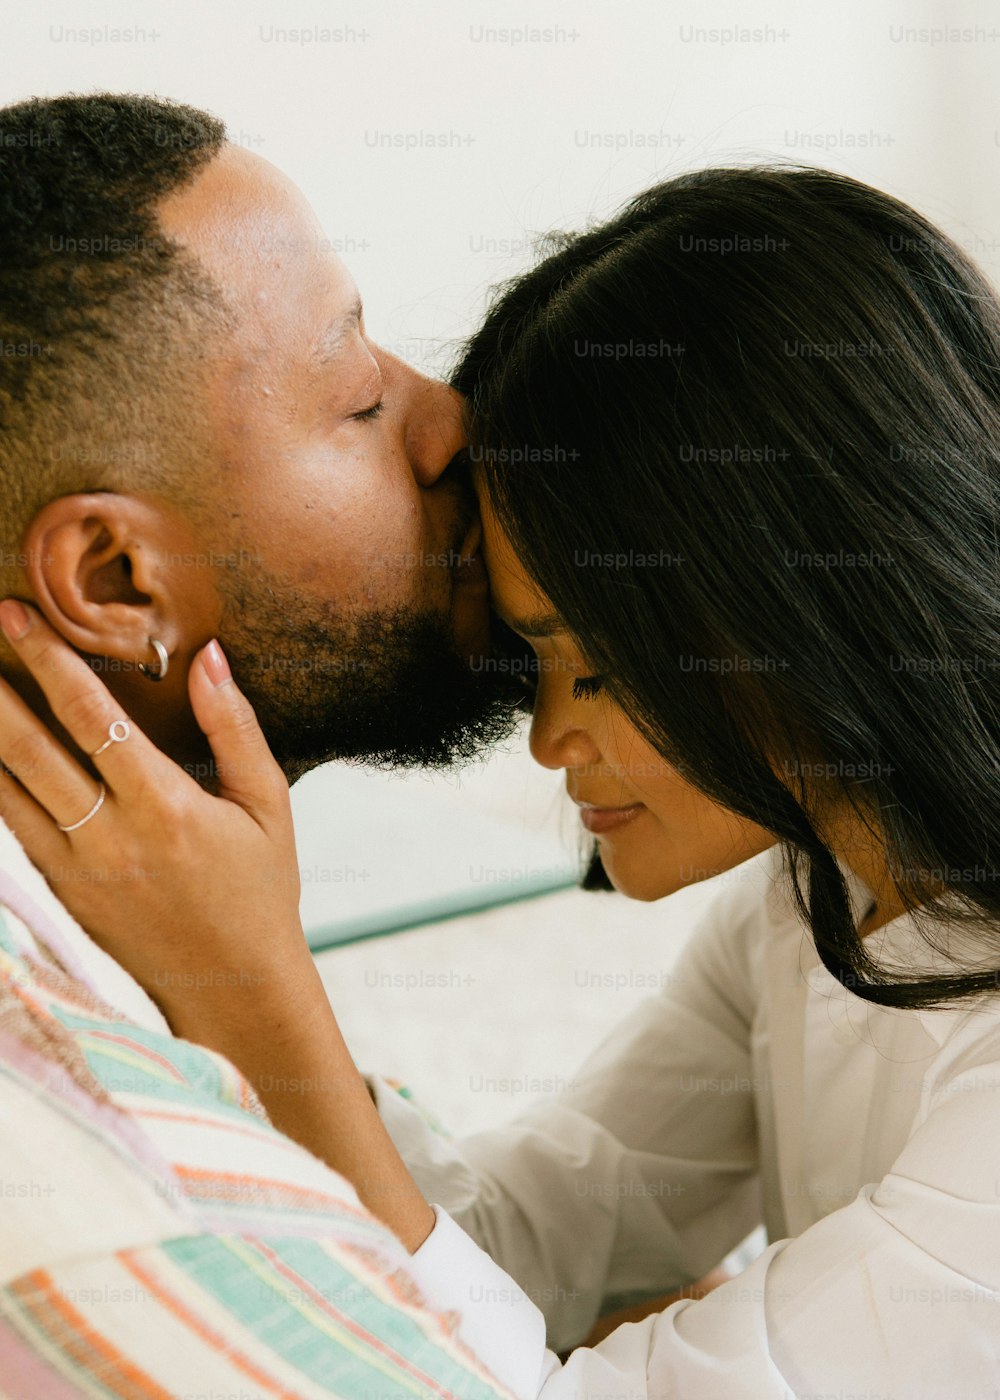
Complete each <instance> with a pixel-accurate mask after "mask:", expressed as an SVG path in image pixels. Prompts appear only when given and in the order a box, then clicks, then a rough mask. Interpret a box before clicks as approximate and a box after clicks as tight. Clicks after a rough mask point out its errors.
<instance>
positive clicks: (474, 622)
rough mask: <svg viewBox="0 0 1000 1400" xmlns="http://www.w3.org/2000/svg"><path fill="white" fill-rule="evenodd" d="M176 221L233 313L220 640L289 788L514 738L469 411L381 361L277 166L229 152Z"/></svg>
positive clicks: (436, 386) (226, 356) (215, 418)
mask: <svg viewBox="0 0 1000 1400" xmlns="http://www.w3.org/2000/svg"><path fill="white" fill-rule="evenodd" d="M159 216H160V224H161V226H162V228H163V231H164V233H165V234H166V235H167V236H168V237H169V238H171V239H172V240H173V241H174V242H176V243H179V244H181V245H182V246H184V247H185V248H186V249H187V250H188V251H189V252H190V253H191V254H193V255H194V256H195V257H196V258H197V259H198V261H199V262H200V263H201V264H202V266H203V267H204V268H205V269H206V270H207V271H208V273H209V274H210V275H211V276H212V278H213V279H214V281H215V282H216V284H217V285H218V286H219V287H220V289H221V291H222V293H223V295H224V297H225V299H226V302H227V303H228V306H229V308H230V309H231V311H232V313H233V324H234V329H233V331H232V333H231V334H230V335H229V336H228V341H227V345H226V349H225V351H224V353H223V355H222V356H221V358H220V359H219V360H218V361H217V362H214V363H211V364H209V365H208V366H207V370H206V375H207V379H206V394H207V396H208V405H207V406H208V413H209V419H210V425H211V430H212V442H213V454H214V455H213V460H212V461H210V462H206V463H205V464H204V468H203V470H201V471H200V472H199V477H198V481H197V482H196V488H195V489H196V490H197V491H198V493H199V496H200V502H199V504H200V505H201V506H202V507H203V510H204V517H205V522H207V523H203V526H202V533H203V534H204V536H205V540H206V544H207V545H208V547H209V548H210V549H211V550H212V551H213V557H214V558H215V559H216V560H217V561H219V562H218V578H219V587H220V592H221V595H222V601H223V611H222V620H221V623H220V625H219V637H220V640H221V641H222V643H223V646H224V647H225V648H226V650H227V652H228V654H229V657H230V660H231V662H232V664H233V669H234V674H235V675H236V678H237V680H238V681H239V683H240V685H241V686H242V687H243V689H244V690H245V691H246V693H247V694H248V696H249V698H250V700H251V701H252V703H253V704H254V706H255V708H256V710H257V713H258V717H259V718H260V720H261V723H262V725H263V727H264V730H265V733H266V734H267V736H268V739H269V741H270V742H271V745H272V748H273V749H274V751H275V754H276V756H277V758H278V760H279V762H281V763H282V765H283V766H284V768H285V771H286V773H287V774H288V776H289V778H291V779H294V778H295V777H297V776H299V774H300V773H302V772H304V771H305V770H306V769H307V768H309V767H311V766H313V765H314V764H316V763H318V762H322V761H324V760H325V759H327V758H333V757H341V758H363V759H367V760H369V761H373V762H379V763H407V762H409V763H415V762H416V763H441V762H446V761H448V760H449V759H450V758H451V757H453V756H466V755H467V754H469V753H471V752H473V751H474V750H475V749H476V748H477V747H478V746H479V745H480V744H481V743H482V742H484V741H486V740H488V739H490V738H493V737H496V736H497V734H499V733H502V732H506V730H507V729H508V728H509V720H508V719H507V717H506V712H505V707H503V706H498V703H497V700H496V697H495V696H494V695H492V694H489V693H487V690H488V684H489V682H488V677H489V675H490V674H491V672H490V671H489V669H488V668H483V667H481V666H480V667H478V668H476V669H475V670H472V669H470V668H469V666H468V665H467V664H466V663H467V661H468V659H469V658H470V657H475V656H482V655H483V653H484V652H485V651H486V650H487V649H488V646H489V615H488V607H487V584H486V575H485V570H484V568H483V565H482V563H481V561H480V560H479V558H478V553H477V550H478V538H479V522H478V515H477V512H476V507H475V500H474V497H473V495H472V492H471V490H470V488H469V486H468V483H467V481H466V480H465V475H464V472H463V471H462V470H461V468H460V467H459V466H458V465H457V464H456V463H455V458H456V456H457V455H458V454H460V453H461V451H462V449H463V447H464V436H463V430H462V419H461V402H460V400H459V398H458V396H457V395H456V394H455V393H454V392H453V391H452V390H451V389H450V388H449V387H448V386H446V385H444V384H441V383H436V382H434V381H432V380H429V379H426V378H424V377H423V376H422V375H419V374H417V373H416V372H415V371H414V370H412V369H411V368H410V367H409V366H407V365H405V364H404V363H403V362H402V361H400V360H398V359H397V358H396V357H395V356H394V355H391V354H389V353H388V352H386V351H384V350H382V349H380V348H379V346H378V345H376V344H375V343H374V342H373V341H372V340H371V339H369V337H368V334H367V331H366V328H365V323H364V316H363V312H362V309H361V303H360V298H359V295H358V289H357V287H356V286H355V284H354V281H353V279H352V278H351V276H350V274H349V272H348V271H347V269H346V267H345V266H344V264H343V263H342V262H341V261H340V259H339V258H338V257H337V256H336V255H335V254H334V253H333V252H332V251H331V250H330V248H329V245H328V243H327V242H326V240H325V239H324V237H323V233H322V230H321V228H320V227H319V225H318V223H317V221H316V218H315V216H314V214H313V213H312V211H311V209H310V208H309V206H308V205H307V204H306V202H305V200H304V199H303V197H302V196H301V194H300V193H299V192H298V191H297V190H296V189H295V187H294V186H292V185H291V184H290V182H289V181H288V180H286V179H285V178H284V177H283V176H282V175H281V174H280V173H279V172H278V171H276V170H275V169H274V168H273V167H272V166H270V165H269V164H268V163H267V162H266V161H263V160H261V159H260V157H258V156H255V155H252V154H251V153H249V152H246V151H243V150H241V149H239V148H235V147H226V148H225V149H224V151H223V152H222V154H221V155H220V156H219V157H218V158H217V159H215V160H213V161H212V162H211V163H210V164H209V165H208V166H207V167H206V168H205V170H204V171H203V172H202V173H201V174H200V175H199V176H198V178H197V179H196V180H195V181H194V182H193V183H192V184H191V185H189V186H188V187H186V188H185V189H183V190H181V191H180V192H178V193H176V194H174V195H172V196H171V197H170V198H168V199H167V200H165V201H163V203H162V204H161V206H160V209H159ZM493 674H495V673H493Z"/></svg>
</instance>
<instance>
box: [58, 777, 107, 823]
mask: <svg viewBox="0 0 1000 1400" xmlns="http://www.w3.org/2000/svg"><path fill="white" fill-rule="evenodd" d="M107 795H108V790H107V788H106V787H105V786H104V784H103V783H102V784H101V790H100V792H99V793H98V794H97V801H96V802H95V803H94V805H93V807H91V809H90V811H89V812H88V813H87V815H86V816H85V817H81V818H80V820H79V821H78V822H73V823H71V825H70V826H59V823H58V822H56V826H59V830H60V831H79V829H80V827H81V826H86V825H87V823H88V822H89V821H90V819H91V817H96V816H97V814H98V812H99V811H100V810H101V808H102V807H103V806H104V799H105V798H106V797H107Z"/></svg>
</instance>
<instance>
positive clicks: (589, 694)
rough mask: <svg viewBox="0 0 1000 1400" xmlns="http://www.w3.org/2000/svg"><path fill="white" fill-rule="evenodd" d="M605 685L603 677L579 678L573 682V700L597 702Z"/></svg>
mask: <svg viewBox="0 0 1000 1400" xmlns="http://www.w3.org/2000/svg"><path fill="white" fill-rule="evenodd" d="M603 685H604V677H603V676H577V678H576V680H575V681H574V682H573V699H574V700H596V699H597V697H598V695H600V693H601V689H602V687H603Z"/></svg>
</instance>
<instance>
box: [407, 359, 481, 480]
mask: <svg viewBox="0 0 1000 1400" xmlns="http://www.w3.org/2000/svg"><path fill="white" fill-rule="evenodd" d="M397 372H399V373H401V376H402V379H403V383H404V384H405V391H404V397H405V408H404V414H405V417H404V421H403V446H404V449H405V451H406V455H407V458H408V460H409V463H410V468H411V470H412V472H413V477H414V480H415V481H416V483H417V485H418V486H423V487H430V486H433V485H434V484H435V483H436V482H437V480H438V478H439V477H440V476H441V475H442V473H443V472H444V471H445V469H446V467H447V466H448V464H449V463H450V462H451V460H452V459H453V458H454V457H455V455H456V453H458V452H461V451H462V449H463V448H464V447H466V446H467V438H466V432H465V420H464V415H463V400H462V396H461V395H460V394H459V393H457V392H456V391H455V390H454V389H452V388H451V386H450V385H448V384H443V383H441V381H440V380H437V379H429V378H428V377H427V376H426V375H424V374H420V373H419V372H418V371H417V370H415V369H412V368H411V367H410V366H409V365H403V364H402V363H401V362H400V365H399V368H398V371H397Z"/></svg>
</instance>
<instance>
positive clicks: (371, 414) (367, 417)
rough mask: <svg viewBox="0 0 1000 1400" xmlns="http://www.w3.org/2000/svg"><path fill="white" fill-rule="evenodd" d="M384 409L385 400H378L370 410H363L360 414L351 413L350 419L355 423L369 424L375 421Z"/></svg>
mask: <svg viewBox="0 0 1000 1400" xmlns="http://www.w3.org/2000/svg"><path fill="white" fill-rule="evenodd" d="M384 407H385V400H384V399H379V400H378V401H377V402H376V403H373V404H372V406H371V407H370V408H363V409H362V410H361V412H360V413H352V414H351V418H352V420H353V421H354V422H355V423H371V422H373V421H374V419H376V418H377V417H378V416H379V414H380V413H381V412H382V409H383V408H384Z"/></svg>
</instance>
